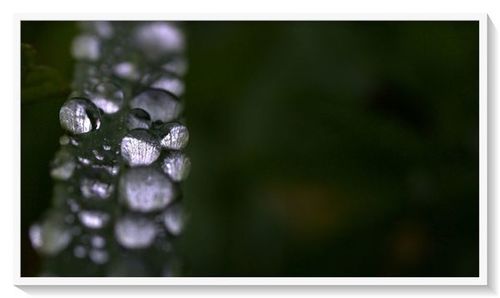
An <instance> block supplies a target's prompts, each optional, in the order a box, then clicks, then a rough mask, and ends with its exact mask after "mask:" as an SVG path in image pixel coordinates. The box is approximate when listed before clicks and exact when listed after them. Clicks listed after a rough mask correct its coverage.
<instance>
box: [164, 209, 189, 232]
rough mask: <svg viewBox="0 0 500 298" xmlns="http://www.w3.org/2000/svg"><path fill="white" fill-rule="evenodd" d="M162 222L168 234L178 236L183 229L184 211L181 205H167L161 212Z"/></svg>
mask: <svg viewBox="0 0 500 298" xmlns="http://www.w3.org/2000/svg"><path fill="white" fill-rule="evenodd" d="M163 223H164V224H165V228H166V229H167V230H168V232H169V233H170V234H172V235H174V236H178V235H179V234H180V233H181V232H182V230H183V229H184V213H183V208H182V205H180V204H175V205H173V206H171V207H169V208H168V209H167V210H166V211H165V213H164V214H163Z"/></svg>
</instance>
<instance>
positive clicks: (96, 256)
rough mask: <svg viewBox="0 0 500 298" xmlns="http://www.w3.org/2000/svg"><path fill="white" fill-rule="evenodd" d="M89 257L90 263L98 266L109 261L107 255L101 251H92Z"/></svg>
mask: <svg viewBox="0 0 500 298" xmlns="http://www.w3.org/2000/svg"><path fill="white" fill-rule="evenodd" d="M89 257H90V259H91V260H92V262H94V263H96V264H99V265H101V264H105V263H106V262H107V261H108V259H109V256H108V253H107V252H106V251H105V250H101V249H92V250H91V251H90V253H89Z"/></svg>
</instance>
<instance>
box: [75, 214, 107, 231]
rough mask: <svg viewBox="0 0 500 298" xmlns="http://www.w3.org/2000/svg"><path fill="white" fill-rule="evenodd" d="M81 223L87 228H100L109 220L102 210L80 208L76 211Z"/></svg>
mask: <svg viewBox="0 0 500 298" xmlns="http://www.w3.org/2000/svg"><path fill="white" fill-rule="evenodd" d="M78 218H79V219H80V222H81V223H82V225H84V226H85V227H87V228H89V229H101V228H102V227H104V226H105V225H106V224H107V223H108V221H109V214H107V213H105V212H102V211H90V210H82V211H80V212H79V213H78Z"/></svg>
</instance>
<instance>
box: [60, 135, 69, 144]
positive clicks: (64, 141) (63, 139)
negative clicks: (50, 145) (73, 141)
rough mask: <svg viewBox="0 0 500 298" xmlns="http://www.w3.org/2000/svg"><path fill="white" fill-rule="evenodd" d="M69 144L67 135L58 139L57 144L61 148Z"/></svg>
mask: <svg viewBox="0 0 500 298" xmlns="http://www.w3.org/2000/svg"><path fill="white" fill-rule="evenodd" d="M69 142H70V138H69V137H68V136H67V135H63V136H61V137H60V138H59V144H60V145H61V146H65V145H68V144H69Z"/></svg>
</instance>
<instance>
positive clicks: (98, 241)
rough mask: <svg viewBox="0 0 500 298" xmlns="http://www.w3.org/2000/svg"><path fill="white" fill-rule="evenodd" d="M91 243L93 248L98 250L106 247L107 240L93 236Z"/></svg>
mask: <svg viewBox="0 0 500 298" xmlns="http://www.w3.org/2000/svg"><path fill="white" fill-rule="evenodd" d="M90 241H91V243H92V246H93V247H96V248H103V247H104V245H106V239H104V238H103V237H101V236H97V235H96V236H93V237H92V239H91V240H90Z"/></svg>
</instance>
